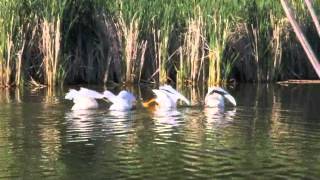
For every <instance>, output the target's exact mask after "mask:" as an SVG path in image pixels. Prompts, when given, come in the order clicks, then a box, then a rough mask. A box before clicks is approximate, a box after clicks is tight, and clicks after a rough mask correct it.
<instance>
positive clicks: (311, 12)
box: [304, 0, 320, 37]
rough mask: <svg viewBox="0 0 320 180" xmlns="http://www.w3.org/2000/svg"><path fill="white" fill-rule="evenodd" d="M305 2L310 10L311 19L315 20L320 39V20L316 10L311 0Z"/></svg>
mask: <svg viewBox="0 0 320 180" xmlns="http://www.w3.org/2000/svg"><path fill="white" fill-rule="evenodd" d="M304 2H305V3H306V5H307V7H308V10H309V12H310V14H311V18H312V20H313V23H314V25H315V26H316V29H317V32H318V35H319V37H320V23H319V20H318V18H317V15H316V13H315V10H314V9H313V7H312V2H311V1H310V0H304Z"/></svg>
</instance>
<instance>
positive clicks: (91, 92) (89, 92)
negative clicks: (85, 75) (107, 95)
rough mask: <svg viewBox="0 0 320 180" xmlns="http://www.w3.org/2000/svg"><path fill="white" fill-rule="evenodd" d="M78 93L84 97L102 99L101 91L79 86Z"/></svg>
mask: <svg viewBox="0 0 320 180" xmlns="http://www.w3.org/2000/svg"><path fill="white" fill-rule="evenodd" d="M79 93H80V94H81V95H82V96H84V97H88V98H93V99H102V98H103V97H104V96H103V94H102V93H99V92H97V91H94V90H91V89H87V88H84V87H81V88H80V90H79Z"/></svg>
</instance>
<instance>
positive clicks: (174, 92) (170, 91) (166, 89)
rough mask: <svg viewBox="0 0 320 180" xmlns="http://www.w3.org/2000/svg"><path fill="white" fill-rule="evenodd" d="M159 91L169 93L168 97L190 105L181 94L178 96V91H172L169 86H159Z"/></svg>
mask: <svg viewBox="0 0 320 180" xmlns="http://www.w3.org/2000/svg"><path fill="white" fill-rule="evenodd" d="M159 89H160V90H163V91H167V92H169V93H170V94H168V95H169V96H171V97H174V98H175V99H177V100H178V99H181V100H182V101H184V102H185V103H186V104H187V105H190V101H189V100H188V99H187V98H186V97H185V96H183V95H182V94H180V93H179V92H178V91H176V90H175V89H173V88H172V87H171V86H169V85H164V86H160V87H159Z"/></svg>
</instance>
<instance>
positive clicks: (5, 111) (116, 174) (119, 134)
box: [0, 85, 320, 179]
mask: <svg viewBox="0 0 320 180" xmlns="http://www.w3.org/2000/svg"><path fill="white" fill-rule="evenodd" d="M150 89H151V88H148V87H143V88H142V89H141V90H140V89H133V90H132V92H136V94H137V96H139V97H138V98H140V96H146V97H148V96H149V97H150V96H152V95H151V94H146V93H148V92H150ZM228 90H229V92H230V93H231V94H232V95H233V96H234V97H235V98H236V99H237V102H238V106H237V107H228V106H226V107H225V109H216V108H204V107H202V106H201V104H202V102H203V96H204V94H205V92H206V91H205V89H199V88H196V89H192V88H191V89H182V90H181V91H182V93H183V94H184V95H186V96H187V97H189V98H190V99H192V104H193V106H192V107H179V108H177V109H176V110H171V111H161V110H159V111H157V110H155V111H150V110H147V109H144V108H142V107H141V106H137V108H136V109H135V110H133V111H130V112H117V111H109V110H107V108H106V107H107V106H108V105H107V104H106V103H105V102H99V103H101V104H102V106H101V108H100V109H97V110H84V111H71V110H70V109H71V106H72V103H70V102H68V101H65V100H64V99H63V97H64V93H65V92H66V90H55V91H48V90H46V89H40V90H29V89H24V90H23V91H19V90H18V89H17V90H10V91H9V90H3V89H1V90H0V119H1V120H0V178H3V179H44V178H50V179H76V178H80V179H153V178H157V179H158V178H159V179H176V178H178V179H187V178H193V179H225V178H228V179H229V178H234V177H235V178H240V179H261V178H264V177H268V178H270V179H273V178H279V179H293V178H294V179H319V178H320V166H319V164H320V155H319V153H317V152H319V150H320V141H319V139H320V119H319V113H318V111H319V108H318V104H319V102H320V94H319V92H320V91H319V90H320V87H319V86H317V85H305V86H301V85H300V86H288V87H282V86H270V85H257V86H254V85H241V86H238V87H236V88H235V89H228Z"/></svg>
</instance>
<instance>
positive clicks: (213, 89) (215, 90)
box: [206, 87, 237, 106]
mask: <svg viewBox="0 0 320 180" xmlns="http://www.w3.org/2000/svg"><path fill="white" fill-rule="evenodd" d="M211 93H218V94H220V95H222V96H223V97H224V98H226V99H228V101H229V102H230V103H231V104H233V105H234V106H236V105H237V103H236V100H235V99H234V97H233V96H232V95H231V94H230V93H229V92H227V91H226V90H224V89H222V88H221V87H210V88H209V89H208V93H207V96H206V97H208V96H209V95H210V94H211Z"/></svg>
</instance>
